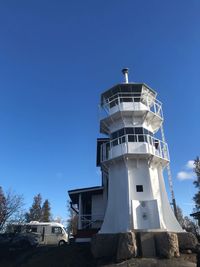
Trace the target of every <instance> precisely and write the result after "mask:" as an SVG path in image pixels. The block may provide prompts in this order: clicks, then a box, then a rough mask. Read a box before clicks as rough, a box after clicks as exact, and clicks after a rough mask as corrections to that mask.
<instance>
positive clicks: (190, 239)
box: [177, 232, 198, 251]
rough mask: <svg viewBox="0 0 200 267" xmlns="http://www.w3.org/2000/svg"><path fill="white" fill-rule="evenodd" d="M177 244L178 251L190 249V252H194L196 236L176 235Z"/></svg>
mask: <svg viewBox="0 0 200 267" xmlns="http://www.w3.org/2000/svg"><path fill="white" fill-rule="evenodd" d="M177 236H178V243H179V249H180V251H183V250H188V249H191V250H192V251H195V250H196V247H197V245H198V240H197V238H196V236H195V235H194V234H192V233H188V232H182V233H177Z"/></svg>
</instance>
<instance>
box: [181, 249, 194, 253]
mask: <svg viewBox="0 0 200 267" xmlns="http://www.w3.org/2000/svg"><path fill="white" fill-rule="evenodd" d="M181 253H183V254H192V250H191V249H185V250H181Z"/></svg>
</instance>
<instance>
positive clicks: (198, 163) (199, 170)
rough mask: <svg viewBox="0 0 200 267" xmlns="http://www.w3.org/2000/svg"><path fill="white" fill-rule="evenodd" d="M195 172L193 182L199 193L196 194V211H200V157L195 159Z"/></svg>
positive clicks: (194, 198)
mask: <svg viewBox="0 0 200 267" xmlns="http://www.w3.org/2000/svg"><path fill="white" fill-rule="evenodd" d="M194 172H195V173H196V180H195V181H194V182H193V183H194V185H195V187H196V188H197V193H196V194H195V195H194V197H193V200H194V201H195V208H196V211H200V159H199V157H197V158H196V159H195V161H194Z"/></svg>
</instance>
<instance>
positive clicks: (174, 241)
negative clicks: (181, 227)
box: [155, 232, 180, 259]
mask: <svg viewBox="0 0 200 267" xmlns="http://www.w3.org/2000/svg"><path fill="white" fill-rule="evenodd" d="M155 244H156V255H157V256H158V257H162V258H167V259H170V258H172V257H179V256H180V253H179V244H178V237H177V234H175V233H169V232H160V233H156V234H155Z"/></svg>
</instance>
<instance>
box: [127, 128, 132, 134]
mask: <svg viewBox="0 0 200 267" xmlns="http://www.w3.org/2000/svg"><path fill="white" fill-rule="evenodd" d="M125 130H126V134H134V128H125Z"/></svg>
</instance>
